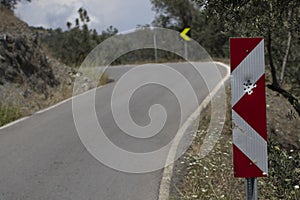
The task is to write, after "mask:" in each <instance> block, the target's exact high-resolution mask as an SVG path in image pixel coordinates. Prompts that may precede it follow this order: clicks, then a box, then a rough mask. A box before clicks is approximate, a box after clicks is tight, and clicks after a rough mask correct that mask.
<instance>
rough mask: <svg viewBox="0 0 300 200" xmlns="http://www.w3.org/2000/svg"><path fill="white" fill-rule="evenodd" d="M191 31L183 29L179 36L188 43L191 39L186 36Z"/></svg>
mask: <svg viewBox="0 0 300 200" xmlns="http://www.w3.org/2000/svg"><path fill="white" fill-rule="evenodd" d="M190 30H191V28H185V29H184V30H183V31H182V32H181V33H180V36H181V37H182V38H183V39H184V40H185V41H190V40H191V38H190V37H189V36H187V35H186V34H187V33H188V32H189V31H190Z"/></svg>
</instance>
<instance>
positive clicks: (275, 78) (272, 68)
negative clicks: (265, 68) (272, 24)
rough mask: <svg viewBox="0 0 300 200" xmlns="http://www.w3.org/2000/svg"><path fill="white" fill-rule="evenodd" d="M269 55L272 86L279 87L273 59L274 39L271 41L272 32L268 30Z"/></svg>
mask: <svg viewBox="0 0 300 200" xmlns="http://www.w3.org/2000/svg"><path fill="white" fill-rule="evenodd" d="M267 54H268V61H269V65H270V68H271V75H272V85H274V86H276V87H279V84H278V80H277V75H276V69H275V66H274V63H273V57H272V39H271V30H270V29H269V30H268V35H267Z"/></svg>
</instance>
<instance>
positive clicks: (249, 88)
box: [243, 80, 256, 95]
mask: <svg viewBox="0 0 300 200" xmlns="http://www.w3.org/2000/svg"><path fill="white" fill-rule="evenodd" d="M243 86H244V92H245V93H248V95H251V94H252V93H253V89H254V88H256V84H253V83H251V81H250V80H248V81H247V82H246V83H244V84H243Z"/></svg>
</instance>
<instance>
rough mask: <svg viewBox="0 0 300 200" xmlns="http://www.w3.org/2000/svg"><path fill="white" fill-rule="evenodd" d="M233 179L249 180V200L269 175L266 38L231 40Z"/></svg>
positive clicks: (255, 196) (247, 183)
mask: <svg viewBox="0 0 300 200" xmlns="http://www.w3.org/2000/svg"><path fill="white" fill-rule="evenodd" d="M230 65H231V90H232V124H233V162H234V176H235V177H242V178H246V196H247V198H246V199H247V200H256V199H257V177H264V176H266V175H267V173H268V159H267V126H266V124H267V123H266V121H267V120H266V96H265V70H264V69H265V64H264V40H263V38H231V39H230Z"/></svg>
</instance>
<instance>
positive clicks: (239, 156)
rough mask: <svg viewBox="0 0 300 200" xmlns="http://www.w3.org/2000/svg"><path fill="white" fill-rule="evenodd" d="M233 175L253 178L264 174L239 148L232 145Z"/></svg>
mask: <svg viewBox="0 0 300 200" xmlns="http://www.w3.org/2000/svg"><path fill="white" fill-rule="evenodd" d="M233 155H234V156H233V163H234V177H243V178H254V177H265V176H266V175H264V174H263V172H262V171H261V170H260V169H259V168H258V167H257V166H256V165H255V163H253V162H252V161H251V160H250V159H249V158H248V157H247V156H246V155H245V154H244V153H243V152H242V151H241V150H240V149H239V148H237V147H236V146H235V145H233Z"/></svg>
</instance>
